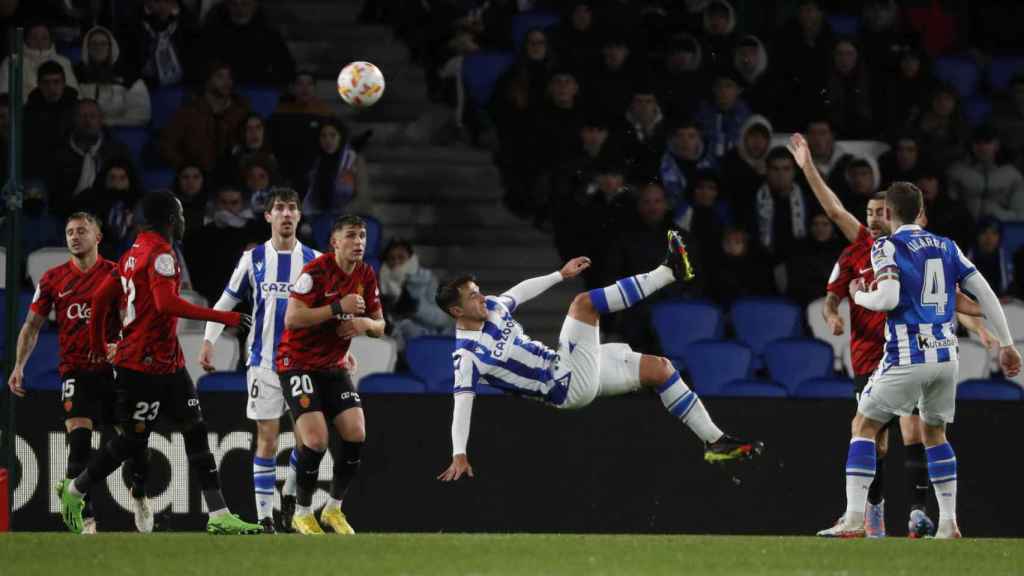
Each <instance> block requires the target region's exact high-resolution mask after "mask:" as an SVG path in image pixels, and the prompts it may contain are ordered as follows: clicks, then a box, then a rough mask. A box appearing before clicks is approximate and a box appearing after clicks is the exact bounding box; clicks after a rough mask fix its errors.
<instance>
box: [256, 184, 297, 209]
mask: <svg viewBox="0 0 1024 576" xmlns="http://www.w3.org/2000/svg"><path fill="white" fill-rule="evenodd" d="M266 202H267V205H266V206H265V207H264V210H265V211H266V212H268V213H269V212H270V211H271V210H273V209H274V203H276V202H284V203H285V204H287V203H288V202H295V203H296V204H299V193H298V192H296V191H295V190H294V189H292V188H286V187H284V186H274V187H272V188H271V189H270V192H269V193H267V199H266ZM300 208H301V206H300Z"/></svg>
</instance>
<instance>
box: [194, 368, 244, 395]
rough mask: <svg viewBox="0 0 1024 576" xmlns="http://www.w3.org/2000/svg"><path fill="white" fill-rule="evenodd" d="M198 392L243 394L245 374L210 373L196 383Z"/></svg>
mask: <svg viewBox="0 0 1024 576" xmlns="http://www.w3.org/2000/svg"><path fill="white" fill-rule="evenodd" d="M196 389H197V390H199V391H200V392H245V391H246V387H245V372H210V373H209V374H204V375H203V376H202V377H200V378H199V382H197V383H196Z"/></svg>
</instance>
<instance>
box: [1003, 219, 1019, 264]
mask: <svg viewBox="0 0 1024 576" xmlns="http://www.w3.org/2000/svg"><path fill="white" fill-rule="evenodd" d="M1001 242H1002V245H1003V250H1006V253H1007V254H1008V255H1010V256H1013V255H1014V254H1015V253H1016V252H1017V250H1020V249H1021V248H1022V247H1024V222H1004V223H1003V235H1002V241H1001Z"/></svg>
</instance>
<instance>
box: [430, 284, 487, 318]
mask: <svg viewBox="0 0 1024 576" xmlns="http://www.w3.org/2000/svg"><path fill="white" fill-rule="evenodd" d="M434 301H435V302H436V303H437V306H438V308H440V309H441V310H444V311H445V312H447V313H448V315H449V316H451V317H452V318H455V320H470V321H477V322H483V321H484V320H485V319H486V318H487V306H486V304H485V303H484V295H483V294H481V293H480V287H479V286H477V285H476V278H474V277H473V276H472V275H471V274H463V275H461V276H455V277H454V278H452V279H450V280H447V281H446V282H445V283H444V284H441V285H440V286H439V287H438V288H437V296H435V297H434Z"/></svg>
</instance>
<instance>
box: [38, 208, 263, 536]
mask: <svg viewBox="0 0 1024 576" xmlns="http://www.w3.org/2000/svg"><path fill="white" fill-rule="evenodd" d="M142 212H143V217H144V218H145V222H146V226H145V229H144V230H143V231H142V232H140V233H139V235H138V237H137V238H136V239H135V243H134V244H132V247H131V248H130V249H129V250H128V251H127V252H126V253H125V254H124V256H122V257H121V261H120V262H119V263H118V267H117V270H116V271H115V273H114V274H112V275H110V276H108V277H107V278H106V279H105V280H104V282H103V284H102V285H101V286H100V287H99V289H98V290H97V291H96V294H95V296H94V297H93V299H92V309H93V315H92V320H91V322H90V346H91V349H92V353H93V354H95V355H97V356H99V357H103V356H104V355H105V354H106V357H107V358H108V359H110V360H111V362H112V363H113V365H114V367H115V369H116V379H115V389H116V394H117V406H116V413H117V414H116V415H117V420H118V423H119V430H118V432H119V433H118V435H117V436H116V437H114V438H113V439H112V440H111V441H110V442H108V443H107V445H106V446H105V447H104V448H103V449H102V450H100V451H99V452H98V453H97V454H96V455H94V456H93V458H92V459H91V460H90V461H89V464H88V466H87V467H86V469H85V471H84V472H82V473H81V474H79V475H78V476H77V477H76V478H75V479H74V480H73V481H72V480H65V481H63V482H61V484H60V486H59V489H58V491H59V493H60V497H61V512H62V516H63V519H64V524H65V525H67V527H68V529H69V530H71V531H72V532H81V531H82V505H83V500H82V499H83V496H84V495H85V494H86V493H88V491H89V489H90V488H91V487H92V486H93V485H94V484H95V483H97V482H102V481H103V480H104V479H105V478H106V477H107V476H109V475H110V474H111V473H112V472H113V471H114V470H116V469H117V467H118V466H120V465H121V462H122V461H123V460H124V459H125V458H127V457H128V456H130V455H132V454H136V453H138V452H139V451H140V450H142V449H145V447H146V445H147V443H148V441H149V433H150V429H151V428H152V426H153V423H154V422H155V421H156V420H157V418H159V417H160V416H162V415H164V414H167V415H169V416H170V417H171V418H172V419H173V420H174V421H175V422H176V423H177V424H178V426H179V427H180V428H181V434H182V437H183V439H184V442H185V452H186V453H187V454H188V462H189V468H190V469H191V470H192V472H193V473H194V474H195V476H196V479H197V480H198V481H199V485H200V487H201V488H202V492H203V498H204V499H205V501H206V506H207V508H208V509H209V511H210V518H209V520H208V521H207V524H206V530H207V532H209V533H211V534H258V533H260V532H261V531H262V528H261V527H260V525H259V524H249V523H248V522H243V521H242V520H241V519H239V518H238V516H236V515H234V514H231V512H230V511H229V510H228V508H227V505H226V504H225V503H224V496H223V495H222V494H221V490H220V478H219V477H218V474H217V464H216V461H215V460H214V458H213V454H212V453H211V452H210V445H209V438H208V433H207V428H206V423H205V422H204V421H203V414H202V411H201V410H200V408H199V398H198V397H197V396H196V387H195V385H194V384H193V383H192V379H191V378H190V377H189V375H188V372H186V371H185V359H184V357H183V355H182V353H181V345H180V344H179V343H178V337H177V324H178V318H193V319H196V320H213V321H216V322H221V323H223V324H226V325H228V326H238V325H248V324H249V323H250V322H251V319H250V318H249V317H248V316H245V315H243V314H239V313H237V312H220V311H215V310H210V309H209V308H202V307H200V306H195V305H193V304H190V303H189V302H187V301H185V300H183V299H181V297H180V296H178V290H179V287H180V283H181V266H180V265H179V264H178V261H177V259H176V258H175V256H174V249H173V248H172V246H171V242H174V241H175V240H179V239H181V237H182V236H183V235H184V233H185V217H184V215H183V214H182V208H181V202H179V201H178V199H177V198H175V197H174V195H173V194H171V193H170V192H169V191H167V190H160V191H156V192H150V193H149V194H146V196H145V197H143V199H142ZM115 304H117V305H119V307H120V310H121V314H122V317H123V320H122V324H121V334H122V338H121V340H120V341H118V342H117V343H116V345H113V346H111V348H112V350H110V351H109V352H108V340H107V337H106V334H107V322H106V321H107V318H108V313H109V311H110V309H111V307H112V306H114V305H115Z"/></svg>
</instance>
